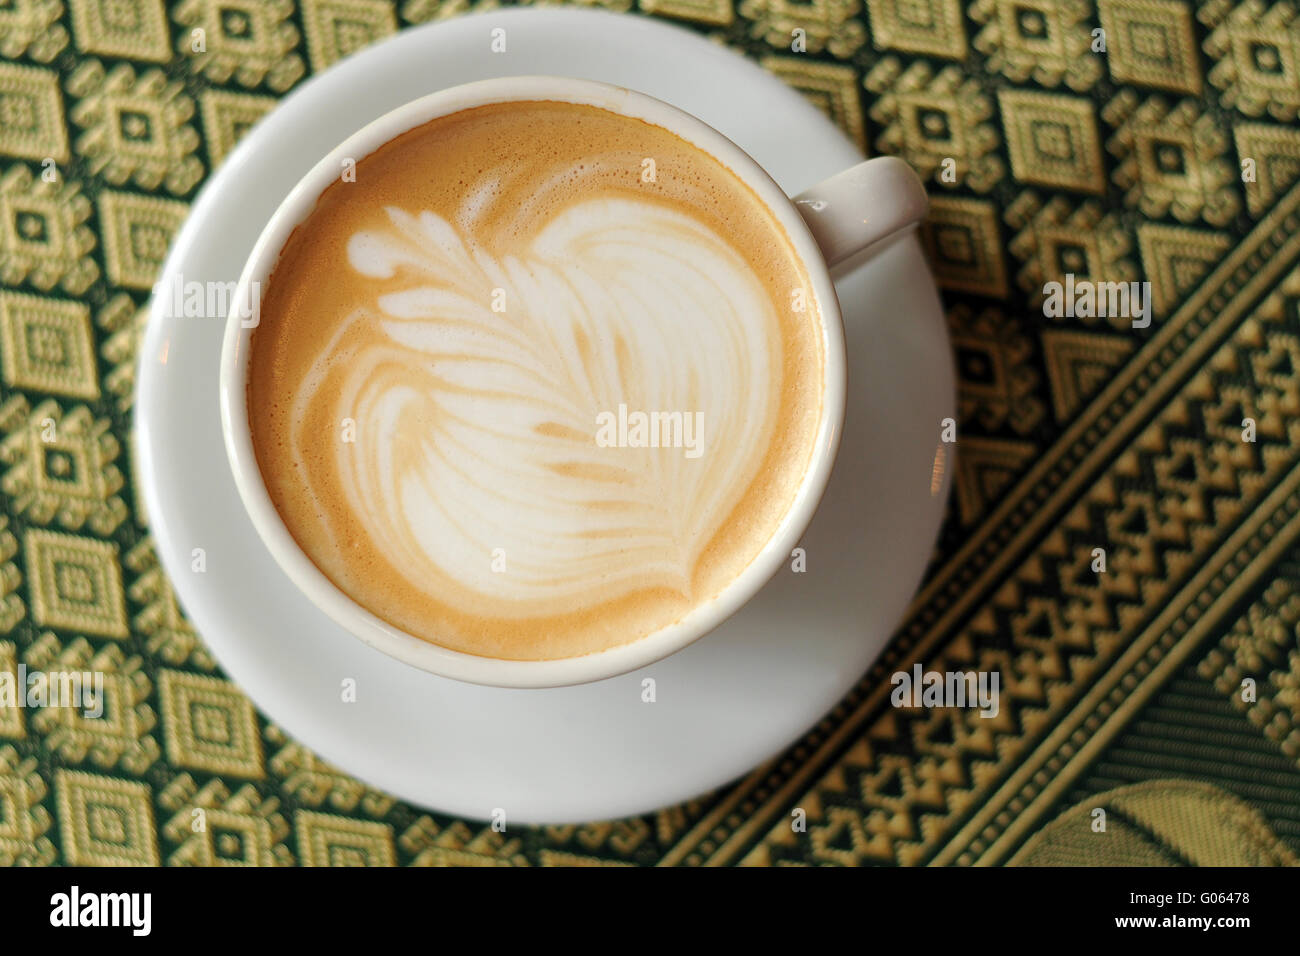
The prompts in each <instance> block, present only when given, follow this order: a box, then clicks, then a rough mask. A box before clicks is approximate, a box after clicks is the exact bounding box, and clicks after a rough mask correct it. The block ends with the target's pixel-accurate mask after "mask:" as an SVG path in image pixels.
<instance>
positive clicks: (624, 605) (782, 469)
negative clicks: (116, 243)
mask: <svg viewBox="0 0 1300 956" xmlns="http://www.w3.org/2000/svg"><path fill="white" fill-rule="evenodd" d="M524 105H534V106H547V107H555V106H559V104H524ZM562 109H565V108H562ZM567 110H570V111H572V110H580V111H582V110H585V111H587V112H585V113H581V114H580V115H581V116H582V117H583V119H584V122H585V123H587V124H588V126H589V127H591V129H590V131H589V132H588V133H587V134H586V135H587V138H588V139H589V142H588V143H587V144H585V145H584V146H577V147H576V148H577V149H581V150H583V151H582V152H580V153H577V155H579V156H582V160H581V161H580V162H579V163H578V164H577V166H574V165H572V164H569V163H565V162H557V161H556V158H554V157H548V156H538V157H537V158H536V160H535V161H534V163H535V164H534V165H533V166H531V167H530V166H529V162H530V161H529V160H521V159H516V160H515V161H514V162H507V163H502V162H496V161H492V162H482V163H478V164H475V163H473V162H469V163H466V162H465V161H464V160H463V156H464V152H465V149H466V146H467V143H466V142H464V141H461V142H457V141H456V137H455V136H454V135H452V133H451V132H448V131H444V132H443V136H442V137H440V140H439V142H441V143H443V144H444V145H445V147H446V149H447V152H448V155H449V156H450V155H451V153H452V150H453V149H458V150H459V152H458V153H457V155H458V156H459V157H461V160H460V161H461V162H462V165H461V166H460V167H457V170H458V172H453V171H450V170H451V167H449V166H448V167H445V168H446V169H448V170H449V171H447V172H446V173H445V174H446V175H447V176H448V177H451V176H458V178H457V179H456V180H455V188H454V189H451V188H448V189H446V190H444V191H441V192H435V193H433V194H431V195H430V196H428V197H425V199H424V201H418V200H419V199H420V198H421V197H420V196H419V195H418V192H419V191H418V190H414V191H412V192H413V193H414V195H406V191H405V190H402V189H400V188H396V187H394V188H389V189H386V190H382V191H376V192H375V193H374V194H373V196H374V198H382V199H383V200H385V201H383V202H377V203H375V204H374V207H373V214H371V213H369V212H367V213H366V214H361V213H359V212H356V211H355V209H361V208H366V207H364V206H357V205H356V204H357V203H358V201H359V200H361V199H365V198H367V197H368V196H370V195H371V194H367V193H362V192H361V191H360V190H358V192H357V193H355V194H346V193H344V194H340V195H342V196H343V198H344V199H346V200H347V203H346V204H345V203H343V202H340V203H339V204H337V205H335V206H330V205H329V204H328V203H326V201H325V200H326V198H328V197H329V196H330V193H329V192H328V191H327V194H326V197H323V199H322V204H321V206H320V207H318V211H317V213H315V214H314V215H313V217H312V219H309V221H308V223H307V224H306V226H305V228H304V229H303V230H302V231H301V237H300V238H301V240H302V241H301V242H299V243H295V242H294V241H293V240H291V242H290V244H289V245H288V246H286V250H285V253H284V254H283V256H282V260H281V264H280V266H278V267H277V270H276V273H275V274H273V276H272V280H271V282H270V291H269V292H268V295H267V298H266V299H265V301H264V306H263V314H262V326H261V328H259V331H258V332H257V333H256V335H255V338H254V343H253V354H254V362H253V373H252V377H251V380H250V399H251V405H252V407H253V409H254V412H253V415H252V423H253V428H254V443H255V446H256V447H257V449H258V456H259V463H260V464H261V465H262V470H263V474H264V476H265V477H266V478H267V484H268V490H269V491H270V492H271V494H272V498H273V500H274V501H275V503H276V507H277V509H278V510H279V511H280V512H281V515H282V516H283V517H284V518H285V521H286V524H287V525H288V527H289V529H290V532H291V533H292V534H293V535H294V537H295V538H296V539H297V540H298V542H299V544H300V545H301V546H302V547H303V548H304V550H305V551H306V552H307V554H308V556H309V557H311V558H312V560H313V561H314V562H316V564H317V565H318V567H320V568H321V570H322V571H323V572H324V573H325V574H326V575H327V576H328V577H330V578H331V579H332V580H333V581H334V582H335V583H336V584H338V585H339V587H340V588H342V589H343V590H344V591H345V592H347V593H348V594H350V595H351V596H352V597H353V598H354V599H356V600H357V601H358V602H359V603H361V604H362V605H363V606H367V607H369V608H370V609H371V610H372V611H374V612H375V613H377V614H379V615H380V616H381V617H385V618H387V619H388V620H390V621H392V622H393V623H395V624H397V625H398V626H400V627H403V628H405V629H406V630H409V631H411V632H412V633H416V634H417V635H419V636H422V637H425V638H426V639H428V640H431V641H434V642H436V643H443V644H446V645H447V646H449V647H453V648H455V649H458V650H464V651H467V652H469V653H482V654H488V655H491V656H505V657H517V658H539V657H555V656H569V655H572V654H575V653H587V652H590V651H593V650H599V649H601V648H602V647H605V646H610V645H612V644H617V643H622V642H625V641H628V640H633V639H635V638H637V637H640V636H642V635H643V634H645V633H649V631H651V630H654V629H657V628H658V627H662V626H664V625H666V624H669V623H672V621H673V620H675V619H677V618H679V617H680V616H681V615H682V614H684V613H685V612H686V611H688V610H689V609H690V608H691V607H692V606H694V605H696V604H698V603H699V602H700V601H702V600H705V599H707V598H709V597H711V596H712V595H713V594H714V593H716V591H717V590H718V589H719V588H720V587H721V586H722V585H723V584H725V582H726V580H728V579H729V578H730V577H731V576H734V574H735V573H736V572H737V571H738V570H740V569H741V568H743V566H744V565H745V564H747V563H748V561H749V560H751V559H752V557H753V554H754V553H755V552H756V549H757V548H758V547H761V544H762V542H764V541H765V540H766V538H767V536H768V535H770V533H771V529H772V527H773V526H774V522H775V521H776V520H779V517H780V515H781V514H782V513H783V511H784V509H785V507H787V506H788V496H789V494H791V493H792V492H791V491H790V490H789V489H793V488H794V487H795V486H797V483H798V480H799V478H800V477H801V475H802V473H803V469H804V468H805V467H806V463H807V459H808V457H809V454H810V451H811V434H812V430H813V428H814V427H815V424H816V421H817V416H818V414H819V409H818V408H817V407H816V403H815V400H814V401H811V402H810V398H811V399H815V398H816V396H817V394H818V392H817V386H818V385H819V382H820V379H819V375H820V365H819V364H818V363H819V361H820V351H819V348H818V346H819V340H818V339H817V337H816V334H815V333H814V331H812V330H813V329H814V328H815V323H816V313H815V312H809V313H807V314H805V315H803V316H799V317H796V318H793V319H792V317H791V316H790V315H789V314H788V311H787V313H786V314H782V311H781V309H782V308H783V307H785V308H787V310H788V306H787V305H786V303H785V302H783V301H782V299H783V296H782V295H781V294H780V291H779V290H781V289H783V288H788V287H790V285H791V284H792V283H801V282H802V281H803V279H804V277H803V276H802V275H801V274H800V273H799V272H798V271H797V270H795V269H793V268H792V265H793V264H794V262H795V260H794V258H793V254H792V253H788V252H784V253H783V255H784V258H781V257H780V256H778V257H776V258H775V259H772V260H770V261H773V262H775V263H776V266H777V267H776V268H774V269H772V270H770V272H771V274H769V275H764V272H763V271H762V269H760V268H756V265H761V262H759V263H756V260H755V256H754V253H753V250H752V249H750V248H748V247H746V246H743V245H739V246H738V245H737V242H736V241H735V239H736V236H735V230H734V229H730V228H728V229H724V228H721V226H723V225H726V222H725V221H724V220H720V219H719V218H718V217H717V216H716V215H705V214H702V210H703V211H707V210H709V209H710V208H712V207H711V206H710V205H709V204H710V203H713V204H714V205H716V206H717V207H718V208H720V209H721V208H725V209H732V208H733V207H736V206H738V205H739V203H738V202H737V199H738V198H739V197H742V196H744V195H745V194H746V192H747V190H746V189H745V187H743V184H740V183H738V181H736V180H734V177H731V176H730V174H727V173H725V171H724V170H722V169H721V167H717V166H716V163H715V164H714V166H715V167H716V169H714V170H713V171H712V172H711V173H710V175H709V176H704V177H699V178H700V180H701V181H700V182H691V183H685V184H683V185H681V186H680V188H679V193H678V194H674V193H673V192H672V190H671V189H669V190H666V191H654V190H645V191H641V190H639V189H636V188H632V189H628V188H616V189H607V188H598V187H599V186H600V184H601V183H602V182H603V181H604V180H603V179H602V177H604V179H608V178H610V177H611V176H614V175H621V174H622V173H621V171H620V170H621V169H622V168H628V169H631V170H636V169H638V168H639V159H637V157H638V156H640V155H641V154H642V153H643V152H644V151H645V150H644V149H635V148H633V149H632V150H628V151H624V150H622V149H610V148H605V149H603V150H602V149H598V148H596V145H593V144H599V142H600V134H601V128H600V126H599V123H596V124H595V125H594V126H593V123H592V121H593V120H599V121H600V122H604V123H610V124H614V125H613V126H611V127H610V135H611V136H617V135H622V136H624V137H626V136H627V134H628V133H629V131H631V132H636V133H637V134H638V135H641V136H643V137H650V141H649V142H648V143H647V144H646V145H647V146H650V147H654V148H656V149H657V150H658V151H659V154H660V155H661V156H662V155H664V154H665V152H666V150H667V149H668V148H669V147H671V148H672V149H675V150H677V151H678V152H681V151H682V149H683V148H684V147H685V144H682V143H681V141H680V140H676V138H675V137H672V136H671V134H668V133H666V132H665V131H662V130H657V128H654V127H648V126H645V125H644V124H636V126H637V127H638V128H637V129H635V130H629V129H628V124H635V121H630V120H626V119H623V118H620V117H617V116H616V115H615V114H606V113H604V112H603V111H599V110H594V109H591V108H586V107H567ZM470 112H471V113H475V112H477V111H470ZM505 118H506V119H509V117H505ZM437 122H438V121H435V124H436V123H437ZM435 124H430V125H431V126H432V125H435ZM615 126H618V127H622V128H621V129H615V128H614V127H615ZM516 133H517V130H516ZM466 135H467V136H468V134H466ZM593 137H594V139H593ZM656 137H657V138H656ZM665 138H666V139H665ZM468 139H469V145H472V144H473V143H474V142H493V141H494V140H490V139H482V138H480V140H475V139H474V138H473V137H468ZM633 145H634V147H635V146H640V145H642V144H640V143H634V144H633ZM393 146H394V144H389V146H388V147H385V149H391V148H392V147H393ZM685 148H686V149H687V150H688V151H689V153H690V156H689V158H690V159H691V160H692V163H693V164H694V165H699V164H700V163H701V162H702V160H703V157H702V154H699V153H697V152H694V151H693V150H691V149H690V148H689V147H685ZM486 158H489V159H491V158H492V157H490V156H489V157H486ZM498 158H499V157H498ZM371 160H372V158H367V159H366V160H363V161H362V163H360V164H359V165H358V182H359V183H366V182H367V175H369V176H370V177H371V178H376V177H377V176H378V174H377V173H376V172H375V169H376V168H379V169H380V171H383V167H382V165H381V164H379V163H372V162H371ZM367 164H370V166H369V167H368V165H367ZM433 165H434V164H433V163H430V166H433ZM399 168H400V169H401V170H402V172H401V175H403V176H408V177H412V178H414V177H413V173H412V170H411V168H410V164H409V163H408V164H404V165H401V166H397V165H395V166H393V167H392V170H393V172H394V173H395V172H396V170H397V169H399ZM575 170H578V172H575ZM430 172H431V173H432V174H434V175H436V174H437V172H438V170H437V169H432V170H430ZM529 179H531V181H532V182H533V183H537V182H539V181H541V182H543V183H544V184H545V185H544V186H543V187H540V188H539V187H537V186H534V187H531V188H528V189H526V190H525V191H523V192H522V193H519V192H516V193H512V192H511V189H515V190H517V191H518V190H519V189H520V188H521V187H520V185H519V184H520V183H521V182H522V183H524V184H525V185H526V182H527V181H528V180H529ZM634 181H635V180H634ZM584 183H585V184H586V187H585V188H584ZM512 184H513V185H512ZM333 188H334V189H344V188H346V189H352V188H354V187H352V186H348V187H341V186H338V187H333ZM665 193H666V194H667V195H668V196H669V198H675V196H676V195H681V196H686V197H688V198H691V200H692V201H691V202H679V201H667V202H666V201H665ZM749 195H750V199H751V201H752V205H753V207H754V208H753V210H752V211H750V210H744V211H745V212H746V213H747V214H748V215H749V216H750V217H751V219H752V217H753V216H754V215H755V214H761V213H763V212H765V210H763V209H762V207H761V204H759V203H758V201H757V199H755V198H753V197H752V194H749ZM521 196H522V198H520V197H521ZM448 198H454V201H450V202H449V201H447V199H448ZM413 199H414V200H417V201H412V200H413ZM439 200H441V201H439ZM697 206H698V208H697ZM313 220H316V221H313ZM751 226H757V227H759V228H758V229H757V230H755V232H756V233H757V234H758V235H764V233H763V232H762V230H763V229H766V230H768V231H769V232H770V230H771V229H772V228H773V227H772V226H771V225H768V224H765V223H763V222H756V223H751ZM777 228H779V227H777ZM313 229H315V230H316V232H315V233H313V232H312V230H313ZM741 238H742V239H743V238H746V237H745V236H743V235H742V236H741ZM308 240H310V241H308ZM781 249H782V247H778V252H780V251H781ZM764 261H769V260H764ZM313 262H314V263H316V264H315V265H314V266H310V268H311V269H314V270H315V272H314V274H315V277H316V278H315V279H313V278H306V277H307V276H308V271H307V270H308V268H309V264H310V263H313ZM325 262H328V263H329V265H328V266H327V267H326V266H324V265H323V264H324V263H325ZM286 267H289V268H292V269H293V274H292V275H287V273H286ZM295 323H296V324H297V325H298V326H299V327H300V331H297V332H295V331H294V330H293V325H294V324H295ZM792 330H793V331H792ZM795 346H798V347H799V348H796V347H795ZM800 348H801V349H802V351H799V349H800ZM792 356H793V358H792ZM810 362H811V368H810ZM810 371H811V373H812V374H809V373H810ZM783 402H784V403H787V404H790V406H791V407H785V406H784V405H783ZM259 404H260V405H261V406H262V407H263V408H265V409H266V410H267V414H266V415H265V416H264V418H263V419H262V420H260V421H259V417H258V415H257V412H256V408H257V407H258V405H259ZM627 409H633V410H642V411H646V412H663V413H680V414H681V415H698V421H699V422H700V423H701V429H702V436H701V438H702V441H701V443H700V446H699V447H698V449H697V450H696V453H695V454H694V455H689V454H687V453H685V451H684V450H683V449H682V448H678V447H607V445H606V444H602V443H600V442H598V441H597V432H598V423H599V422H600V421H601V419H602V416H604V417H606V418H608V417H610V416H611V413H618V412H620V411H621V412H623V413H626V411H627ZM624 417H626V415H624ZM693 421H694V419H693ZM340 427H341V428H342V431H341V432H340V430H339V429H340ZM627 444H628V445H635V444H636V443H634V442H628V443H627ZM642 444H643V445H644V443H642ZM756 489H757V491H756ZM756 496H757V497H756Z"/></svg>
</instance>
